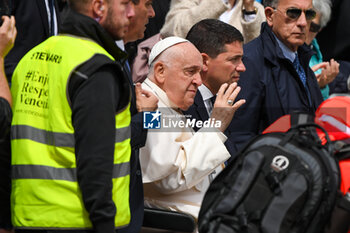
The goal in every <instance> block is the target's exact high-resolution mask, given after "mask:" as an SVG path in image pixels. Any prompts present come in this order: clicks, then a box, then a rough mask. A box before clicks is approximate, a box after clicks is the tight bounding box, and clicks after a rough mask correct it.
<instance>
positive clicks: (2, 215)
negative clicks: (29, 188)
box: [0, 16, 17, 233]
mask: <svg viewBox="0 0 350 233" xmlns="http://www.w3.org/2000/svg"><path fill="white" fill-rule="evenodd" d="M1 19H2V20H3V24H2V26H1V27H0V111H1V112H0V165H1V166H0V177H1V179H0V181H1V182H0V206H1V208H0V232H1V233H10V232H12V231H11V228H12V224H11V212H10V193H11V175H10V173H11V172H10V171H11V145H10V127H11V118H12V112H11V106H10V105H11V104H12V97H11V93H10V88H9V85H8V82H7V78H6V76H5V71H4V58H5V56H6V55H7V54H8V52H9V51H10V50H11V48H12V47H13V44H14V42H15V39H16V35H17V30H16V27H15V18H14V17H13V16H12V17H11V18H9V17H7V16H3V17H2V18H1Z"/></svg>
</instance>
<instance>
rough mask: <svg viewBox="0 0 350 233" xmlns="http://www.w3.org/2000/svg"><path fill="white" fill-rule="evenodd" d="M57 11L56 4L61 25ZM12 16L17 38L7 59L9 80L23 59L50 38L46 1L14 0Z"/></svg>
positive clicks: (6, 71)
mask: <svg viewBox="0 0 350 233" xmlns="http://www.w3.org/2000/svg"><path fill="white" fill-rule="evenodd" d="M55 3H56V1H55ZM57 9H58V6H57V4H56V16H57V23H58V24H59V23H60V17H59V12H58V11H57ZM12 15H14V16H15V19H16V28H17V37H16V41H15V45H14V47H13V48H12V50H11V51H10V52H9V54H7V56H6V58H5V73H6V76H7V78H8V79H9V80H11V77H12V73H13V71H14V69H15V68H16V66H17V63H18V62H19V61H20V60H21V59H22V57H23V56H24V55H25V54H26V53H27V52H28V51H29V50H30V49H32V48H34V47H35V46H37V45H38V44H40V43H41V42H43V41H44V40H46V39H47V38H49V36H50V33H49V23H48V16H47V10H46V4H45V1H44V0H25V1H23V0H12Z"/></svg>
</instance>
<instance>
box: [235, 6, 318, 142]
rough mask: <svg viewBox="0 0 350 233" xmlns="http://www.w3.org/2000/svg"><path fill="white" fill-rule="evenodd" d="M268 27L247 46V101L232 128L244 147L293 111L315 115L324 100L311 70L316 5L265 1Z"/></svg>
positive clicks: (243, 85)
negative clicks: (311, 34)
mask: <svg viewBox="0 0 350 233" xmlns="http://www.w3.org/2000/svg"><path fill="white" fill-rule="evenodd" d="M264 5H265V16H266V21H267V22H266V23H263V24H262V26H261V34H260V36H259V37H258V38H257V39H255V40H253V41H252V42H250V43H248V44H246V45H245V46H244V56H245V57H244V59H243V62H244V64H245V66H246V71H245V72H244V73H242V74H241V78H240V80H239V82H238V85H239V86H241V88H242V91H241V92H240V94H239V97H238V99H246V103H247V104H245V105H243V106H242V108H240V109H239V110H238V111H237V113H236V115H235V117H234V119H233V121H232V124H231V131H233V132H232V134H231V136H230V137H232V140H233V141H235V143H236V146H237V147H238V148H240V147H241V146H242V145H244V144H245V143H246V142H247V141H248V140H249V139H250V138H251V137H253V136H254V135H257V134H259V133H261V132H262V131H263V130H264V129H265V128H266V127H267V126H269V125H270V124H271V123H273V122H274V121H275V120H276V119H278V118H279V117H281V116H283V115H285V114H289V113H291V112H293V111H303V112H309V113H313V112H314V111H315V110H316V108H317V106H318V105H319V104H320V103H321V102H322V95H321V92H320V89H319V87H318V84H317V80H316V78H315V75H314V73H313V71H312V70H311V69H310V68H309V66H308V64H309V60H310V57H311V55H312V52H311V50H310V49H309V48H308V47H307V46H306V45H305V40H306V35H307V32H308V31H309V28H310V24H311V21H312V19H313V18H314V17H315V15H316V12H315V11H314V9H313V6H312V0H265V1H264Z"/></svg>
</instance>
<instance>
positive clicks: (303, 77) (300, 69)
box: [293, 54, 312, 106]
mask: <svg viewBox="0 0 350 233" xmlns="http://www.w3.org/2000/svg"><path fill="white" fill-rule="evenodd" d="M293 66H294V69H295V70H296V71H297V73H298V75H299V78H300V80H301V82H302V83H303V85H304V87H305V89H306V94H307V97H308V102H309V106H311V105H312V101H311V96H310V91H309V88H308V86H307V84H306V75H305V71H304V69H303V67H302V66H301V65H300V62H299V58H298V54H296V56H295V59H294V61H293Z"/></svg>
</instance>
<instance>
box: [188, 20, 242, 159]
mask: <svg viewBox="0 0 350 233" xmlns="http://www.w3.org/2000/svg"><path fill="white" fill-rule="evenodd" d="M186 39H188V40H189V41H190V42H192V43H193V44H194V45H195V46H196V47H197V49H198V50H199V51H200V52H201V54H202V57H203V69H202V71H201V77H202V81H203V84H202V85H201V86H199V88H198V90H199V91H198V92H197V94H196V96H195V99H194V104H193V105H192V106H191V107H190V108H189V109H188V110H187V111H186V112H184V114H185V115H187V116H188V117H190V118H192V119H193V118H195V119H197V120H201V121H205V120H207V119H208V118H209V115H211V111H212V108H213V103H214V102H215V97H216V94H217V92H218V90H219V88H220V86H221V85H222V84H224V83H228V84H231V83H233V82H237V81H238V80H239V76H240V73H241V72H244V71H245V66H244V64H243V62H242V57H243V36H242V34H241V33H240V32H239V31H238V30H237V29H236V28H235V27H233V26H231V25H229V24H226V23H224V22H221V21H219V20H216V19H205V20H202V21H200V22H198V23H196V24H195V25H193V27H192V28H191V30H190V31H189V32H188V34H187V37H186ZM231 104H233V103H231ZM195 130H196V131H197V130H199V129H198V128H195ZM225 134H226V136H228V140H227V141H226V142H225V146H226V148H227V150H228V151H229V152H230V153H231V158H233V157H232V156H233V155H234V154H233V152H235V151H237V148H236V147H235V145H234V144H233V143H232V142H230V137H229V135H230V126H229V127H228V128H227V129H226V131H225Z"/></svg>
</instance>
